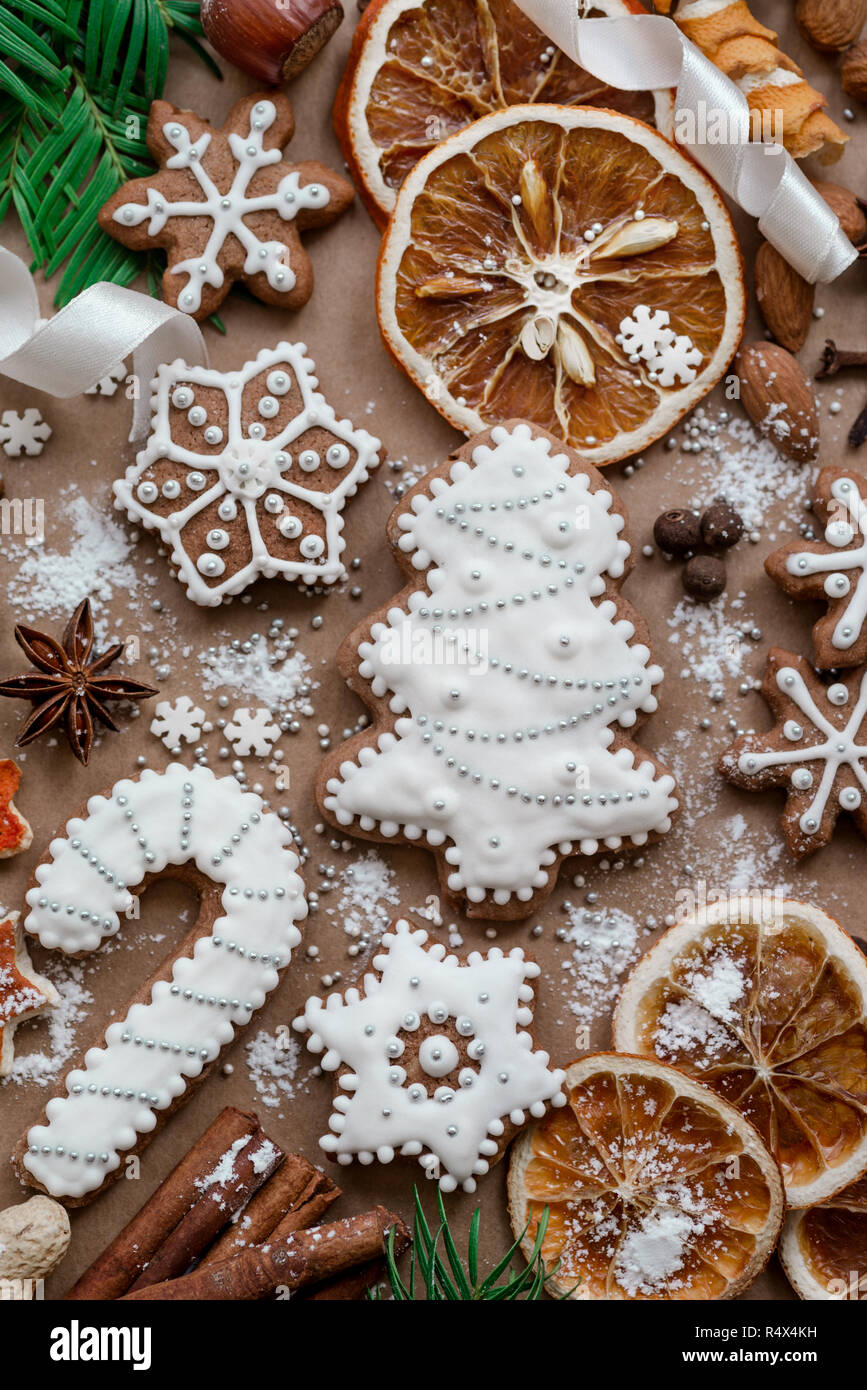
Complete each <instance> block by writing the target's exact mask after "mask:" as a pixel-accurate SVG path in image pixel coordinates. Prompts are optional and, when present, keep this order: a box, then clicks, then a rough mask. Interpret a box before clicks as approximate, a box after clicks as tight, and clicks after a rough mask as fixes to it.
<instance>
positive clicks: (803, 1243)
mask: <svg viewBox="0 0 867 1390" xmlns="http://www.w3.org/2000/svg"><path fill="white" fill-rule="evenodd" d="M778 1253H779V1256H780V1263H781V1264H782V1266H783V1269H784V1270H785V1271H786V1274H787V1276H788V1279H789V1283H790V1284H791V1285H792V1288H793V1289H794V1290H795V1292H796V1293H797V1294H799V1295H800V1297H801V1298H808V1299H846V1298H849V1299H857V1300H860V1299H864V1298H867V1179H865V1178H861V1179H859V1181H858V1182H855V1183H853V1184H852V1186H851V1187H846V1188H844V1189H843V1191H842V1192H839V1193H838V1194H837V1196H836V1197H831V1198H830V1199H829V1200H828V1201H827V1202H823V1203H822V1204H821V1206H817V1207H810V1208H809V1210H808V1211H793V1212H790V1213H789V1215H788V1216H787V1217H786V1224H785V1226H784V1227H783V1235H782V1238H781V1240H780V1248H779V1252H778Z"/></svg>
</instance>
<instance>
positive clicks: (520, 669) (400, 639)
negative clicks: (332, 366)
mask: <svg viewBox="0 0 867 1390" xmlns="http://www.w3.org/2000/svg"><path fill="white" fill-rule="evenodd" d="M388 537H389V540H390V542H391V544H392V546H393V547H394V551H395V554H396V557H397V558H398V560H399V561H400V563H401V565H402V566H403V568H404V570H405V571H406V573H407V575H408V577H409V583H408V584H407V587H406V588H405V589H404V590H403V591H402V592H401V593H400V594H399V595H397V597H396V598H395V599H394V600H393V601H392V602H391V603H389V604H387V605H386V606H385V607H383V608H382V609H380V610H379V612H377V613H375V614H374V615H373V617H372V619H370V620H368V621H367V622H366V623H364V624H363V625H362V626H361V627H359V628H357V629H356V630H355V632H353V633H352V634H350V636H349V637H348V638H347V640H346V642H345V643H344V646H343V648H342V650H341V653H340V656H339V663H340V668H341V670H342V672H343V674H344V676H345V677H346V679H347V680H348V682H349V684H350V686H351V687H352V689H353V690H355V691H356V692H357V693H358V694H359V695H361V697H362V698H363V699H364V701H365V703H366V704H367V705H368V706H369V708H370V710H371V712H372V714H373V716H374V718H373V721H372V726H371V728H370V729H366V730H364V731H363V732H362V733H361V734H359V735H357V736H356V737H355V738H353V739H351V740H350V741H349V742H348V743H346V744H344V746H343V747H342V748H338V749H336V750H335V751H334V752H333V753H331V754H330V755H329V756H328V757H327V758H326V760H325V762H324V764H323V766H322V769H321V771H320V775H319V779H318V795H319V799H320V804H321V806H322V808H323V810H324V813H325V814H326V816H327V817H328V818H329V819H330V820H331V821H332V823H333V824H335V825H337V826H338V827H340V828H341V829H344V830H351V832H352V833H353V834H357V835H361V836H363V837H366V838H368V839H374V840H388V841H391V842H395V841H396V842H398V843H400V842H408V843H413V844H415V843H418V844H425V845H426V846H427V847H429V848H430V849H432V850H433V852H434V854H435V855H436V857H437V864H438V869H439V873H440V879H441V883H442V886H443V889H444V891H445V892H446V893H447V894H448V895H449V898H450V899H451V900H452V901H453V902H456V903H460V904H461V905H464V904H466V910H467V911H468V912H469V913H470V915H475V916H488V917H504V918H520V917H526V916H527V915H528V914H529V913H531V912H532V911H534V910H535V909H537V908H538V907H539V906H540V904H541V903H542V902H544V900H545V898H546V897H547V895H548V894H549V893H550V891H551V889H552V887H553V885H554V882H555V880H556V875H557V866H558V864H559V862H560V860H561V859H564V858H567V857H569V856H572V855H585V856H589V855H595V854H597V853H599V852H604V851H606V850H621V849H627V848H629V847H630V846H633V845H645V844H647V842H648V841H649V840H651V839H654V838H656V837H658V836H660V835H662V834H664V833H665V832H666V831H667V830H668V829H669V827H670V825H671V818H672V816H673V814H674V812H675V810H676V808H677V801H676V799H675V795H674V779H673V778H672V777H671V776H669V774H668V773H667V772H666V770H665V769H664V768H663V767H662V766H661V764H660V763H659V762H658V761H657V760H656V759H654V758H653V757H652V756H650V755H648V754H646V753H644V752H643V751H642V749H641V748H640V747H639V746H638V744H637V743H635V742H634V741H633V738H632V734H633V732H634V730H635V728H636V726H637V725H638V723H639V720H640V719H641V718H642V717H644V716H646V715H648V714H650V713H651V712H652V711H653V710H655V709H656V707H657V701H656V696H655V694H654V689H655V687H656V685H657V684H658V683H659V681H660V680H661V679H662V671H661V669H660V668H659V667H658V666H656V665H654V664H653V663H652V662H651V657H650V649H649V646H648V634H647V630H646V627H645V624H644V622H643V621H642V619H641V617H640V616H639V614H638V613H637V612H636V611H635V609H634V608H633V607H632V605H631V604H630V603H628V602H627V601H626V600H625V599H624V598H623V597H622V596H621V594H620V586H621V584H622V582H623V580H624V579H625V577H626V575H627V573H628V571H629V568H630V564H631V548H630V544H629V541H628V540H627V539H626V523H625V520H624V517H623V515H622V511H621V508H620V504H619V502H618V500H617V498H616V497H615V496H614V494H613V493H612V492H611V491H610V489H609V488H608V487H607V486H606V485H605V483H604V481H603V479H602V476H601V475H600V474H599V473H597V472H596V470H595V469H593V468H591V467H590V466H589V465H588V464H586V463H584V461H583V460H582V459H581V457H580V456H579V455H578V454H577V453H575V452H574V451H573V450H571V449H567V448H565V447H564V446H563V444H562V443H561V442H560V441H558V440H556V439H554V438H553V436H551V435H549V434H548V433H547V432H546V431H544V430H542V429H539V428H538V427H533V426H530V425H527V424H525V423H523V422H520V421H512V422H511V423H510V424H508V425H504V426H497V427H496V428H495V429H493V430H491V431H489V432H486V433H484V434H481V435H478V436H476V438H474V439H472V440H470V442H469V443H468V444H466V445H465V446H464V447H463V448H461V449H459V450H458V451H457V453H456V454H454V455H453V456H452V458H451V459H449V460H447V461H446V462H445V463H444V464H442V465H441V466H440V467H439V468H436V469H434V470H433V472H431V473H429V474H428V475H427V476H426V477H425V478H424V479H423V480H422V481H421V482H420V483H419V484H418V485H417V486H416V487H415V488H413V489H412V491H411V492H409V493H408V494H407V496H406V497H405V498H404V499H403V500H402V501H401V502H400V503H399V505H398V506H397V508H396V509H395V511H394V513H393V514H392V517H391V520H390V522H389V526H388Z"/></svg>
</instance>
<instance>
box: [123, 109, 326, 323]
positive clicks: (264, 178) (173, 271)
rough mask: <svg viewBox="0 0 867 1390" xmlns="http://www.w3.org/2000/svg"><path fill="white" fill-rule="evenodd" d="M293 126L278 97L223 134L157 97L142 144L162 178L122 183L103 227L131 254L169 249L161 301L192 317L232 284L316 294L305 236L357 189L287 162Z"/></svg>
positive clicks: (291, 297) (235, 114) (272, 294)
mask: <svg viewBox="0 0 867 1390" xmlns="http://www.w3.org/2000/svg"><path fill="white" fill-rule="evenodd" d="M294 128H295V121H294V117H293V115H292V107H291V105H290V103H289V101H288V99H287V98H286V97H285V96H283V94H282V93H280V92H258V93H256V94H255V95H253V96H249V97H245V98H244V99H243V101H239V102H237V103H236V104H235V105H234V106H233V107H232V109H231V111H230V112H229V115H228V117H227V118H226V122H225V124H224V125H223V126H222V127H221V128H217V127H215V126H212V125H210V124H209V123H208V121H205V120H202V118H201V117H200V116H196V115H195V114H194V113H193V112H191V111H180V110H179V109H178V108H177V107H176V106H172V105H171V104H170V103H169V102H167V101H155V102H154V103H153V105H152V106H151V110H150V116H149V118H148V127H147V143H148V149H149V150H150V151H151V154H152V155H153V157H154V159H155V160H156V162H157V163H158V164H159V166H160V169H159V172H158V173H156V174H149V175H146V176H145V177H144V178H140V179H132V180H131V181H130V182H129V183H125V184H124V185H123V187H122V188H119V189H118V191H117V193H115V194H114V196H113V197H111V198H109V200H108V202H107V203H106V204H105V205H104V206H103V207H102V208H101V209H100V212H99V225H100V226H101V227H102V229H103V231H105V232H107V233H108V234H109V236H113V237H114V238H115V240H116V241H119V242H122V244H123V245H124V246H129V247H131V248H132V250H134V251H144V250H146V249H147V248H148V247H152V246H162V247H165V249H166V251H167V253H168V267H167V269H166V272H165V274H164V275H163V282H162V289H163V298H164V299H165V301H166V303H167V304H173V305H175V306H176V308H178V309H181V310H183V312H184V313H187V314H192V315H193V317H194V318H197V319H201V318H207V316H208V315H209V314H212V313H214V311H215V310H216V309H217V308H218V306H219V305H220V304H221V303H222V301H223V299H224V298H225V296H226V295H227V294H228V292H229V290H230V289H231V287H232V284H233V283H234V281H236V280H243V281H244V282H245V284H246V285H247V286H248V288H249V289H250V290H252V292H253V294H255V295H256V296H257V298H259V299H261V300H263V301H264V302H265V303H266V304H276V305H279V306H280V307H281V308H284V309H299V308H300V307H301V305H302V304H305V303H306V302H307V300H308V299H309V298H310V294H311V292H312V289H313V270H312V267H311V264H310V259H309V257H308V255H307V253H306V251H305V250H304V249H303V247H302V245H301V236H300V234H301V232H303V231H306V230H307V229H308V228H312V227H324V226H326V225H327V224H328V223H329V222H333V221H334V220H335V218H337V217H339V216H340V214H341V213H342V212H345V210H346V209H347V208H348V207H349V204H350V203H351V201H352V198H353V192H352V187H351V185H350V184H349V183H347V181H346V180H345V179H342V178H340V176H339V175H338V174H335V173H333V172H332V170H330V169H328V168H326V167H325V165H324V164H319V163H316V162H315V161H310V160H307V161H305V162H304V163H303V164H289V163H287V162H286V161H285V160H284V159H283V158H282V155H281V151H282V149H283V147H284V145H286V144H288V143H289V141H290V140H291V138H292V134H293V131H294Z"/></svg>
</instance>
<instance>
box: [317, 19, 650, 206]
mask: <svg viewBox="0 0 867 1390" xmlns="http://www.w3.org/2000/svg"><path fill="white" fill-rule="evenodd" d="M630 13H635V14H643V13H644V11H643V9H642V7H641V6H640V5H639V4H637V3H636V0H597V2H596V3H595V4H591V5H589V6H588V7H587V9H586V12H585V14H584V17H585V18H590V17H593V16H600V15H602V16H607V17H609V18H611V17H615V16H619V15H625V14H630ZM536 101H545V102H555V103H557V105H560V106H579V105H580V106H606V107H608V108H609V109H611V110H614V111H623V112H624V113H625V114H626V115H629V116H637V117H638V118H639V119H640V120H643V121H649V122H651V123H652V124H655V125H656V126H657V127H658V128H659V129H660V130H662V131H663V132H664V133H665V134H669V133H670V131H671V128H672V125H673V107H674V101H673V96H672V93H671V92H670V91H668V90H665V91H661V92H624V91H621V90H619V89H618V88H616V87H606V86H605V84H604V83H602V82H599V81H598V79H597V78H595V77H593V76H591V74H590V73H588V72H585V71H584V69H583V68H580V67H578V66H577V65H576V64H575V63H573V62H571V61H570V60H569V59H568V58H567V57H566V55H565V53H562V52H561V51H560V49H559V48H557V47H556V46H555V45H554V44H553V43H551V41H550V39H548V38H547V36H546V35H545V34H543V33H542V32H541V31H540V30H539V29H537V28H536V26H535V24H534V23H533V22H532V20H531V19H529V18H528V17H527V15H525V14H524V12H523V10H522V9H520V7H519V6H518V5H516V4H514V3H513V0H373V3H372V4H370V5H368V7H367V9H366V10H365V11H364V15H363V17H362V19H361V21H360V22H359V25H358V28H357V29H356V31H355V36H354V38H353V42H352V50H351V52H350V55H349V61H348V63H347V65H346V69H345V71H344V74H343V80H342V82H341V84H340V88H339V90H338V93H337V100H336V102H335V105H334V126H335V129H336V131H337V136H338V139H339V140H340V143H341V146H342V147H343V153H344V156H345V158H346V162H347V164H348V165H349V168H350V170H351V172H352V176H353V178H354V179H355V182H356V184H357V185H358V189H359V192H360V193H361V196H362V198H363V200H364V202H365V204H366V206H367V208H368V210H369V211H370V214H371V216H372V217H373V218H374V220H375V221H376V222H377V224H378V225H379V226H380V227H382V226H384V225H385V223H386V221H387V219H388V217H389V215H390V213H391V212H392V210H393V208H394V204H395V200H396V198H397V190H398V188H399V187H400V185H401V183H402V182H403V180H404V179H405V178H406V175H407V174H408V173H409V171H410V169H411V168H412V167H413V165H414V164H417V163H418V161H419V160H420V159H421V157H422V155H423V154H426V153H427V151H428V150H431V149H433V147H434V145H436V144H438V143H439V141H440V140H444V139H445V138H446V137H447V136H449V135H453V134H454V133H455V131H456V130H462V129H463V128H464V126H466V125H469V124H470V122H471V121H475V120H478V118H479V117H480V116H485V115H487V114H488V112H490V111H495V110H498V109H499V108H500V107H503V106H514V105H516V104H518V103H522V102H536Z"/></svg>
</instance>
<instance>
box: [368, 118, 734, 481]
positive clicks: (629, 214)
mask: <svg viewBox="0 0 867 1390" xmlns="http://www.w3.org/2000/svg"><path fill="white" fill-rule="evenodd" d="M745 302H746V301H745V294H744V281H743V267H742V264H741V258H740V252H739V250H738V245H737V240H736V238H735V233H734V229H733V227H732V224H731V220H730V218H729V215H728V213H727V211H726V209H725V206H724V204H723V202H722V199H721V198H720V195H719V193H718V192H717V191H716V189H715V187H714V186H713V184H712V183H711V182H710V180H709V179H708V178H707V177H706V176H705V174H703V173H702V172H701V170H700V169H699V168H698V166H697V165H695V164H693V163H692V161H691V160H688V159H687V158H686V157H685V156H684V155H683V154H681V153H680V151H679V150H678V149H677V148H676V147H675V146H674V145H672V144H671V143H670V142H669V141H668V140H665V139H663V137H662V136H661V135H659V134H657V132H656V131H654V130H651V129H650V127H649V126H646V125H644V124H643V122H641V121H636V120H633V119H632V118H631V117H629V116H620V115H617V114H616V113H614V112H611V111H597V110H595V109H594V108H592V107H589V106H579V107H574V108H572V107H566V106H547V105H539V106H511V107H508V108H507V109H506V110H503V111H496V112H494V113H493V114H492V115H490V116H485V117H484V118H483V119H482V120H479V121H475V122H474V123H473V124H472V125H470V126H467V128H466V129H465V130H462V131H459V132H458V134H457V135H453V136H452V137H451V138H450V139H448V140H444V141H443V142H442V144H440V145H438V146H437V147H436V148H435V149H434V150H431V152H430V153H429V154H427V155H425V157H424V159H422V160H421V161H420V162H419V163H418V164H417V165H416V166H415V168H414V169H412V171H411V172H410V173H409V175H408V176H407V178H406V180H405V181H404V183H403V186H402V188H401V190H400V193H399V194H398V199H397V203H396V206H395V210H394V213H393V214H392V218H391V221H390V222H389V225H388V229H387V231H386V233H385V236H384V237H383V241H382V248H381V252H380V259H379V275H378V284H377V311H378V314H379V324H380V329H381V331H382V335H383V338H384V340H385V344H386V346H387V347H388V349H389V351H390V352H391V353H392V355H393V357H394V358H395V360H396V361H397V362H398V364H399V365H400V366H401V367H403V369H404V370H405V371H406V372H407V373H408V374H409V376H410V377H411V378H412V379H413V381H415V383H416V384H417V385H418V386H420V387H421V389H422V390H423V391H424V392H425V394H426V395H427V397H428V399H429V400H430V402H431V404H432V405H434V406H435V407H436V409H437V410H439V412H440V413H441V414H442V415H444V416H445V417H446V419H447V420H450V421H451V422H452V424H454V425H456V426H457V427H458V429H461V430H464V431H465V432H466V433H467V434H475V433H476V432H478V431H480V430H483V429H486V428H488V427H489V426H491V425H495V424H497V423H499V422H501V421H503V420H509V419H513V418H523V419H525V420H529V421H531V422H532V423H533V424H536V425H541V426H542V427H543V428H544V429H547V430H550V431H551V433H552V434H555V435H558V436H560V437H561V438H563V439H565V440H566V442H567V443H569V444H571V445H573V446H574V447H575V448H576V449H579V450H580V452H581V453H582V454H583V456H584V458H586V459H587V460H588V461H589V462H591V463H594V464H596V465H597V467H599V466H604V465H605V464H607V463H613V462H615V461H616V460H617V459H621V458H624V457H626V456H627V455H629V454H633V453H637V452H638V451H639V450H641V449H643V448H644V447H645V446H646V445H647V444H649V443H650V442H651V441H652V440H654V439H656V438H658V437H659V436H660V435H661V434H664V433H665V432H666V430H668V429H670V427H671V426H672V425H673V424H674V423H675V422H676V421H677V420H678V419H680V417H681V416H682V415H683V414H684V412H685V411H687V410H689V409H690V408H691V407H692V406H693V405H695V403H696V401H698V400H699V399H700V398H701V397H702V396H704V395H705V394H706V393H707V392H708V391H709V390H710V389H711V387H712V386H713V385H714V384H715V382H716V381H718V380H719V378H720V377H721V376H722V374H723V372H724V371H725V369H726V367H727V366H728V364H729V362H730V360H731V358H732V355H733V353H734V351H735V349H736V347H737V345H738V342H739V341H740V337H741V331H742V328H743V319H744V312H745Z"/></svg>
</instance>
